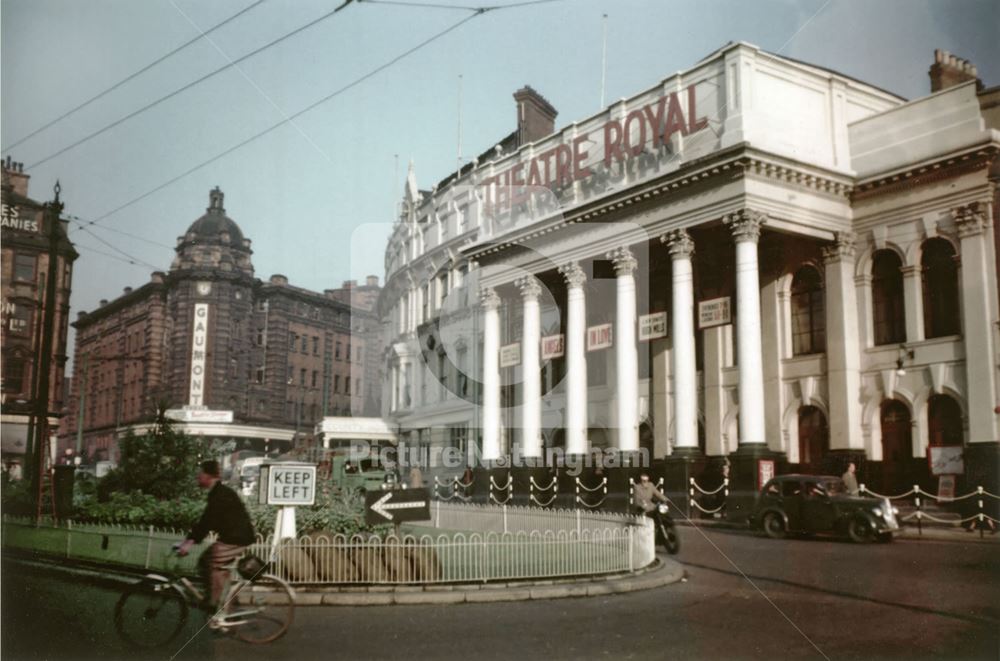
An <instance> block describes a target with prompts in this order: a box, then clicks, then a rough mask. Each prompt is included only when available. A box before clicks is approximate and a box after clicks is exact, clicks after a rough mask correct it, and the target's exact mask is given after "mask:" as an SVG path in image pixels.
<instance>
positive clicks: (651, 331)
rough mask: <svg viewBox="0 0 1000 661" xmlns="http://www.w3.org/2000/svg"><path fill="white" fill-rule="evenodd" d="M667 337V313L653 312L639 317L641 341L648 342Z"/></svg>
mask: <svg viewBox="0 0 1000 661" xmlns="http://www.w3.org/2000/svg"><path fill="white" fill-rule="evenodd" d="M666 336H667V313H666V312H653V313H652V314H644V315H641V316H640V317H639V341H640V342H647V341H649V340H657V339H659V338H661V337H666Z"/></svg>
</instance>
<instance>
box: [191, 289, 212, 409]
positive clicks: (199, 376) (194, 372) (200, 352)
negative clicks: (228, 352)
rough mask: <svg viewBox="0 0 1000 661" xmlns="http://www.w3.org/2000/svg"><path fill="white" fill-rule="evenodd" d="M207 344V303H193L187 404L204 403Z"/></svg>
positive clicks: (197, 404)
mask: <svg viewBox="0 0 1000 661" xmlns="http://www.w3.org/2000/svg"><path fill="white" fill-rule="evenodd" d="M207 344H208V303H195V305H194V332H193V333H192V334H191V390H190V394H189V395H188V404H189V405H191V406H203V405H204V403H205V347H206V346H207Z"/></svg>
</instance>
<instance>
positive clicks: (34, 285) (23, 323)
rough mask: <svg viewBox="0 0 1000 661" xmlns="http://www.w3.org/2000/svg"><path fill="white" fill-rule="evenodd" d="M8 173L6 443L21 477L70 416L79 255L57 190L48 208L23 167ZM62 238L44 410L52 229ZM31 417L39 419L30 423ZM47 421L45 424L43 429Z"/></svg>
mask: <svg viewBox="0 0 1000 661" xmlns="http://www.w3.org/2000/svg"><path fill="white" fill-rule="evenodd" d="M2 166H3V188H2V197H3V212H2V214H0V228H2V239H0V241H2V244H3V247H2V253H3V259H2V264H3V273H2V276H0V278H2V291H3V314H2V319H3V345H2V346H3V360H2V365H3V385H2V388H3V392H2V397H3V405H2V406H3V409H2V410H3V413H2V425H0V439H2V442H3V467H4V470H9V471H10V474H11V475H13V476H17V475H19V474H23V473H22V469H23V466H24V454H25V451H26V450H27V449H28V445H29V435H35V436H36V437H37V435H41V436H45V437H52V436H55V435H56V432H57V431H58V427H59V417H60V416H61V415H62V409H63V390H64V383H63V380H64V372H65V368H66V360H67V358H68V357H67V354H66V334H67V330H68V328H69V326H68V316H69V296H70V288H71V285H72V280H73V262H74V261H75V260H76V258H77V256H78V255H77V252H76V250H75V249H74V248H73V244H72V243H71V242H70V240H69V235H68V233H67V227H68V223H67V221H65V220H62V219H61V218H60V212H61V210H62V204H61V203H60V202H59V195H58V191H57V192H56V196H55V199H54V200H53V201H52V202H49V203H42V202H37V201H35V200H33V199H31V198H29V197H28V179H29V175H27V174H25V173H24V169H23V164H21V163H15V162H13V161H12V160H11V158H10V157H9V156H8V157H7V159H6V160H5V161H4V162H3V163H2ZM49 223H53V224H55V227H54V228H53V229H54V230H55V233H56V247H55V255H56V257H55V259H56V264H55V271H54V272H55V289H54V305H53V314H54V317H53V319H52V336H51V343H50V344H49V345H48V351H47V353H48V356H47V362H48V364H49V365H50V370H49V378H48V396H47V401H48V405H47V406H45V407H44V411H45V414H44V415H42V413H41V411H42V410H43V409H42V407H39V406H38V405H37V398H41V397H45V395H41V394H37V395H36V391H37V390H38V389H39V388H40V387H42V383H41V379H40V376H41V374H40V371H41V369H42V365H43V364H44V362H45V361H43V360H42V355H43V352H44V351H45V349H46V342H45V341H44V337H43V335H44V326H45V319H44V317H45V313H44V310H45V309H46V307H47V306H46V297H47V296H48V288H47V286H46V283H47V278H48V277H49V273H50V268H49V267H50V264H49V255H50V252H49V250H50V245H51V239H50V234H49V230H50V225H49ZM32 411H34V413H35V414H36V416H37V417H36V419H34V420H32V419H31V414H32ZM43 422H44V424H43Z"/></svg>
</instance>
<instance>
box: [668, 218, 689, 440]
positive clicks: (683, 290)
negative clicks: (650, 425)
mask: <svg viewBox="0 0 1000 661" xmlns="http://www.w3.org/2000/svg"><path fill="white" fill-rule="evenodd" d="M661 240H662V241H663V242H664V243H666V244H667V246H668V247H669V250H670V258H671V267H670V268H671V272H672V276H671V280H672V286H673V309H672V311H671V313H670V320H671V338H672V340H673V348H674V350H673V352H672V353H673V358H674V369H673V373H674V447H675V448H678V449H679V448H697V447H698V381H697V370H696V369H695V355H694V354H695V342H694V275H693V270H692V268H691V256H692V255H693V254H694V241H693V240H692V239H691V236H690V235H689V234H688V233H687V232H686V231H685V230H674V231H673V232H670V233H669V234H667V235H666V236H664V237H662V238H661Z"/></svg>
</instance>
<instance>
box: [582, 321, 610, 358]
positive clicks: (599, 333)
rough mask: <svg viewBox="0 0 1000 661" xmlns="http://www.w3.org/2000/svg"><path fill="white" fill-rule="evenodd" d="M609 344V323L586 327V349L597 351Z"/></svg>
mask: <svg viewBox="0 0 1000 661" xmlns="http://www.w3.org/2000/svg"><path fill="white" fill-rule="evenodd" d="M610 346H611V324H601V325H600V326H591V327H590V328H588V329H587V351H598V350H600V349H607V348H608V347H610Z"/></svg>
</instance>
